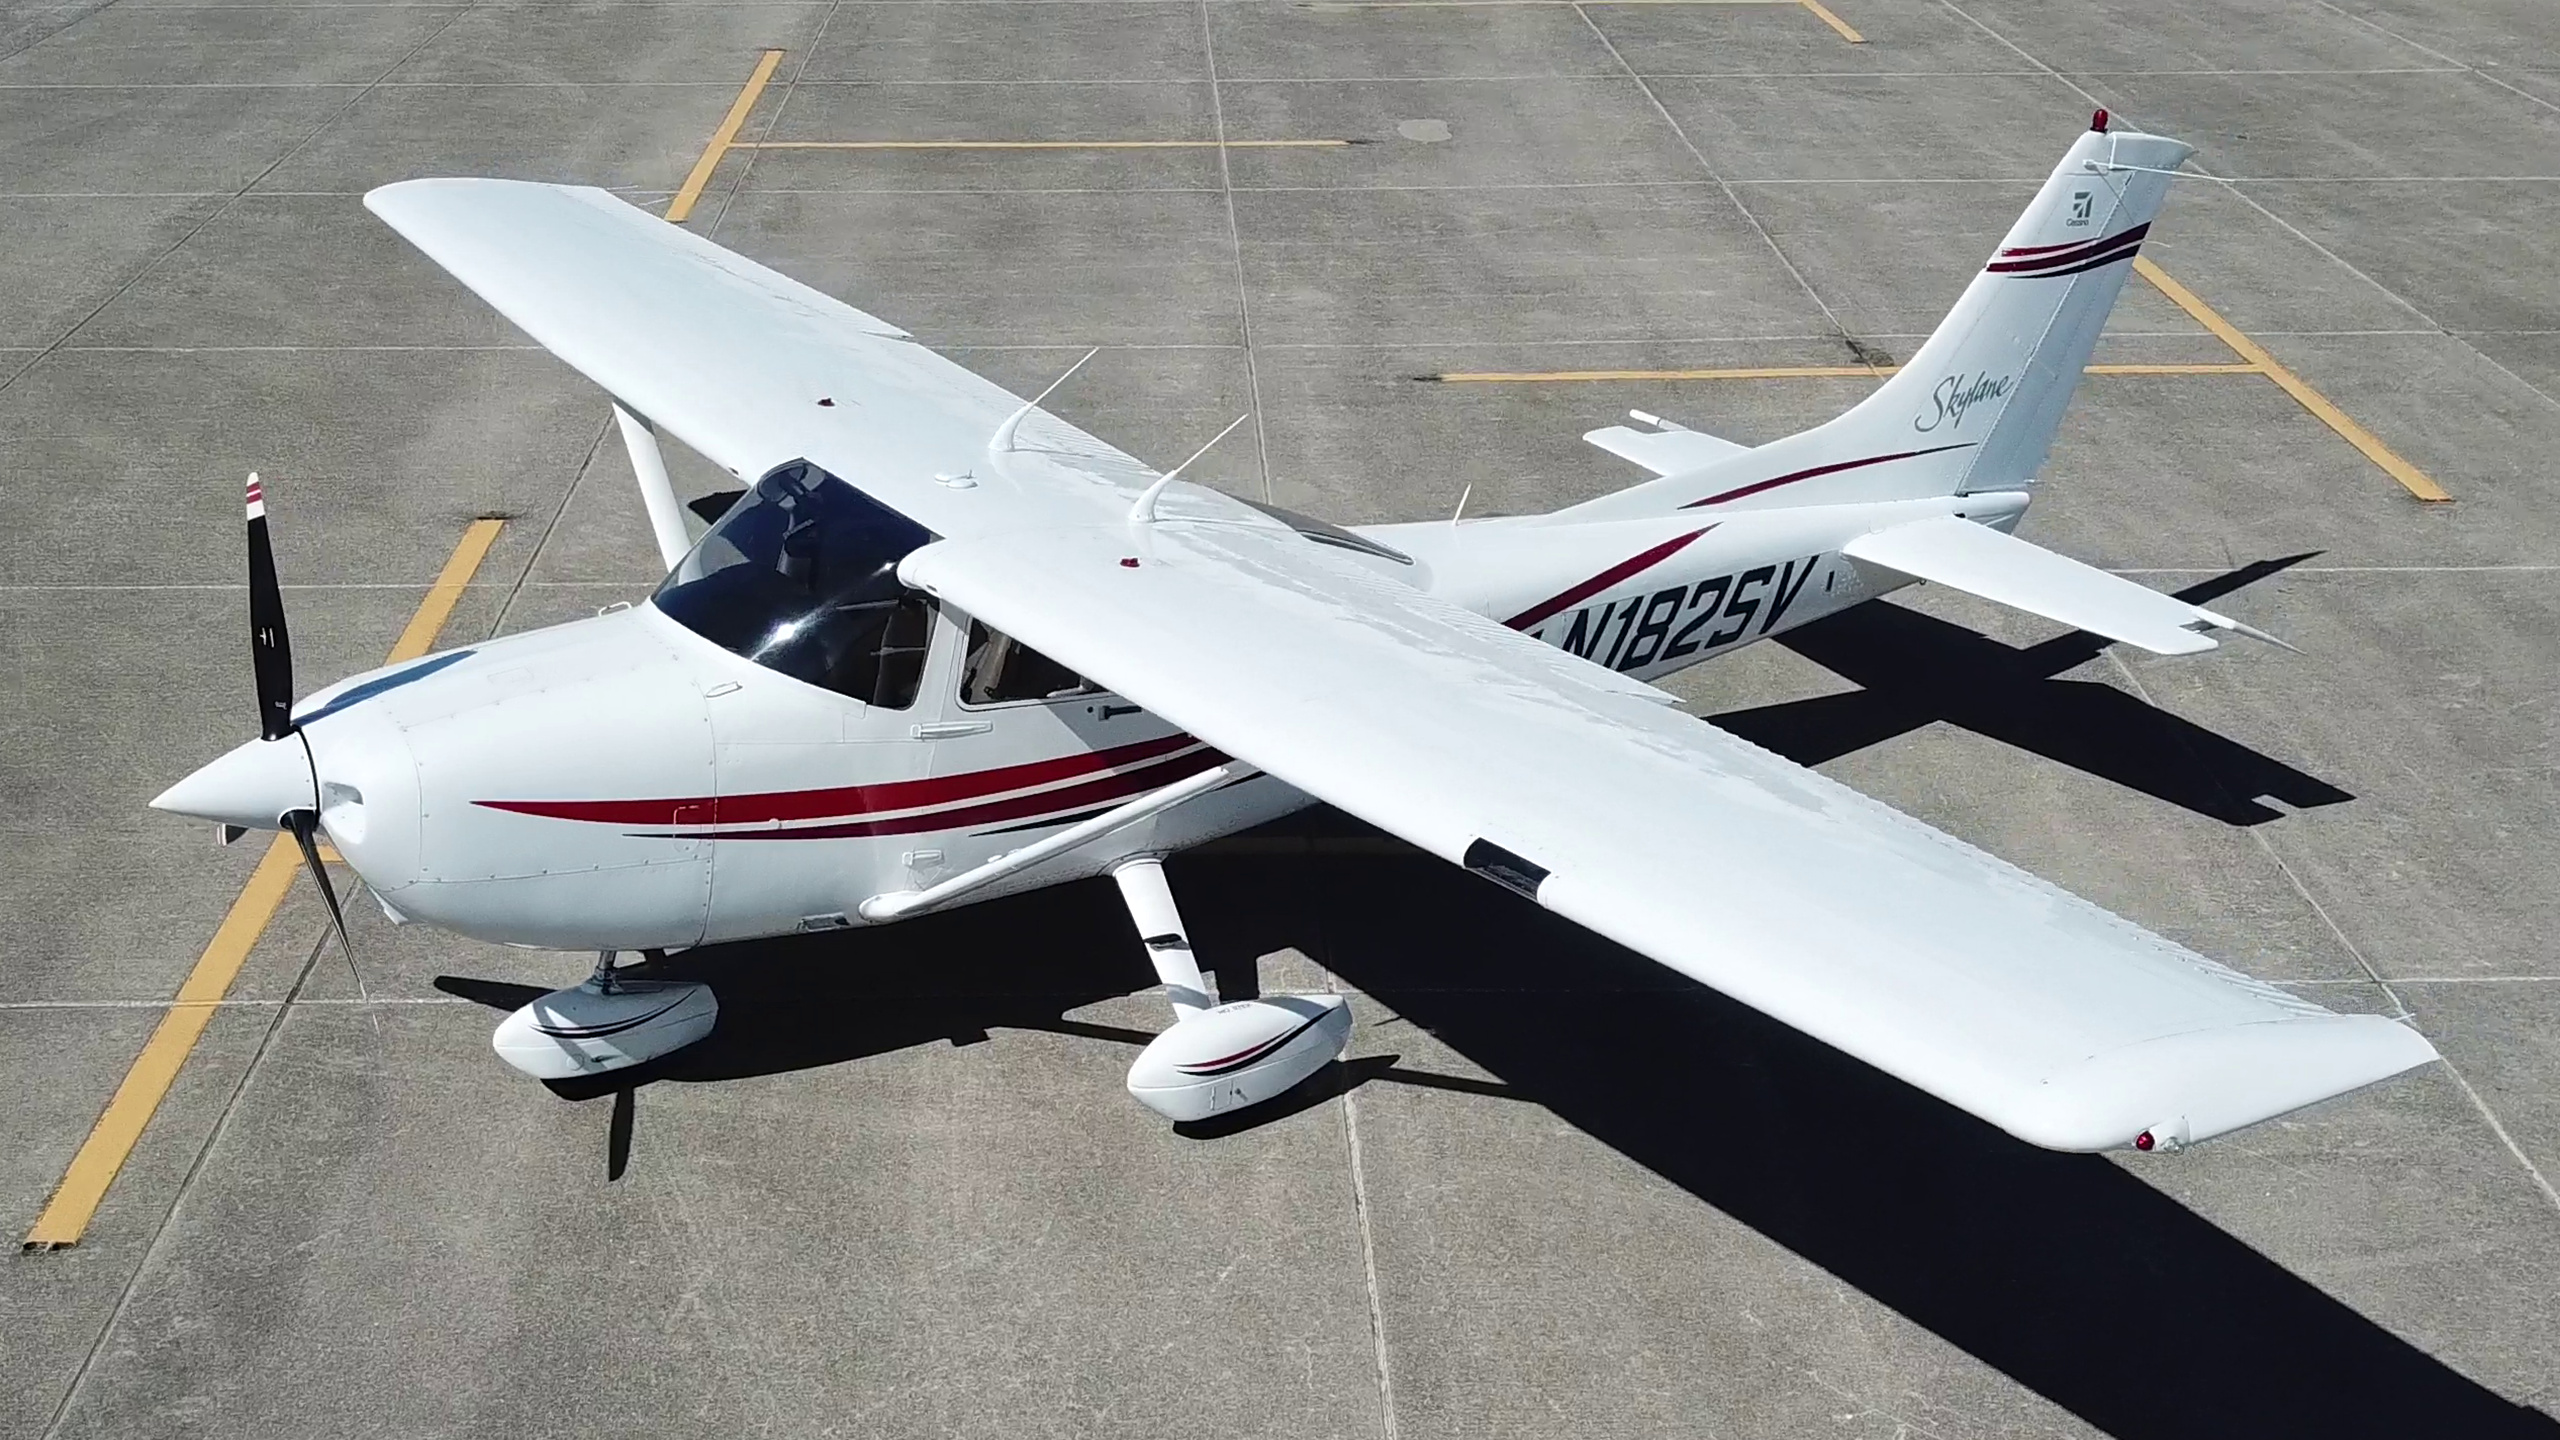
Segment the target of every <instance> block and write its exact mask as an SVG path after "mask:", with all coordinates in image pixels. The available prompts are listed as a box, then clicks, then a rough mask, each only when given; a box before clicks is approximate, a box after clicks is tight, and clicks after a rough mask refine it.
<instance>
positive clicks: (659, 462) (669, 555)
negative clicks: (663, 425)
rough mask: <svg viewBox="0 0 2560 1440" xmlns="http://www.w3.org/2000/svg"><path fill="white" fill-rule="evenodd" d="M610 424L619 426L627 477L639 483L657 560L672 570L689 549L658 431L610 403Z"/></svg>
mask: <svg viewBox="0 0 2560 1440" xmlns="http://www.w3.org/2000/svg"><path fill="white" fill-rule="evenodd" d="M613 423H614V424H616V425H618V426H620V427H622V448H624V449H625V450H628V451H630V452H631V475H632V478H634V479H636V480H638V481H639V482H640V503H641V504H642V505H643V506H645V507H647V509H648V511H649V530H650V533H652V534H654V535H655V536H657V539H658V558H659V559H661V560H664V561H665V562H667V568H668V569H670V570H673V569H674V568H676V562H677V561H679V560H681V559H683V558H684V552H686V551H687V550H690V549H692V548H693V535H692V532H690V531H688V530H686V529H685V528H684V507H683V506H681V505H679V504H677V503H676V487H675V482H674V481H672V480H669V479H668V478H667V457H666V456H664V455H662V454H660V453H658V432H657V431H656V430H655V429H653V428H651V426H650V424H649V422H648V421H646V420H643V419H641V418H640V417H639V416H637V415H634V414H632V413H631V412H630V411H628V410H625V409H623V408H622V404H621V402H620V401H616V402H614V407H613Z"/></svg>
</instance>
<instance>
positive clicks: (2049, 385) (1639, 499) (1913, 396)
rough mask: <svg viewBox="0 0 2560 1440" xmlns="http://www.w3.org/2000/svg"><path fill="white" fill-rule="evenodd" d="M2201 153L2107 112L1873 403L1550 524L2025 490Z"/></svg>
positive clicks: (1561, 515) (1598, 502)
mask: <svg viewBox="0 0 2560 1440" xmlns="http://www.w3.org/2000/svg"><path fill="white" fill-rule="evenodd" d="M2193 153H2194V150H2193V148H2192V147H2190V146H2188V145H2185V144H2183V143H2181V142H2179V141H2176V140H2171V139H2168V138H2166V137H2164V136H2159V135H2144V134H2140V133H2138V132H2135V131H2117V132H2112V133H2111V132H2109V131H2108V129H2107V116H2106V112H2105V111H2103V110H2101V111H2099V112H2098V114H2097V116H2096V118H2095V120H2094V121H2093V122H2092V124H2091V126H2090V129H2089V132H2088V133H2087V134H2085V135H2082V136H2081V137H2080V138H2079V140H2078V141H2076V142H2075V143H2074V144H2073V145H2072V147H2071V149H2070V151H2069V153H2067V154H2065V155H2064V156H2063V157H2062V163H2061V164H2060V165H2058V166H2056V167H2054V171H2053V176H2052V178H2050V179H2048V180H2046V181H2045V183H2044V188H2043V189H2042V190H2039V191H2037V192H2036V198H2035V200H2034V201H2033V203H2031V204H2029V205H2028V206H2027V208H2026V213H2024V214H2022V215H2020V216H2019V217H2018V223H2017V224H2015V225H2012V226H2010V227H2009V233H2008V235H2007V236H2006V237H2005V238H2004V239H2002V240H2001V242H2000V248H1999V251H1998V253H1996V254H1994V255H1993V256H1992V257H1991V261H1990V263H1989V264H1988V265H1986V266H1984V267H1983V270H1982V273H1981V274H1979V275H1976V276H1975V277H1974V279H1973V283H1972V284H1971V285H1969V286H1967V287H1966V288H1965V292H1964V297H1963V298H1962V299H1960V300H1958V301H1957V302H1956V306H1955V308H1954V309H1953V310H1950V311H1948V312H1947V318H1946V319H1945V320H1944V321H1942V322H1940V323H1939V325H1938V329H1937V332H1936V333H1935V334H1933V335H1931V336H1930V337H1929V339H1928V342H1927V343H1926V344H1924V345H1922V346H1921V347H1920V351H1919V353H1918V354H1916V355H1913V356H1912V357H1911V359H1910V361H1909V362H1908V363H1907V364H1905V365H1903V367H1902V368H1901V369H1900V370H1899V371H1898V372H1896V373H1895V374H1894V376H1893V377H1892V378H1891V379H1889V380H1887V381H1886V382H1885V383H1884V386H1883V387H1882V388H1881V389H1879V390H1877V391H1876V392H1875V393H1874V394H1873V395H1870V396H1868V397H1867V398H1866V399H1865V400H1864V401H1862V402H1860V403H1859V404H1858V405H1857V406H1856V407H1855V408H1854V409H1852V410H1850V411H1849V412H1848V413H1847V414H1844V415H1842V416H1840V417H1839V418H1838V419H1836V420H1832V421H1830V422H1828V423H1826V424H1823V425H1818V426H1815V427H1814V428H1813V429H1811V430H1807V431H1804V432H1802V433H1800V434H1796V435H1790V436H1788V437H1787V438H1785V439H1783V440H1776V441H1772V442H1770V443H1769V444H1766V445H1762V446H1759V447H1757V448H1755V449H1751V450H1747V451H1743V452H1741V453H1739V454H1736V455H1731V456H1727V457H1724V458H1722V459H1720V460H1717V461H1715V462H1714V463H1712V464H1708V465H1705V466H1703V467H1701V468H1697V469H1693V470H1690V471H1687V472H1685V473H1679V474H1671V475H1666V476H1664V477H1663V478H1662V479H1659V480H1655V481H1651V482H1649V483H1647V484H1643V485H1638V486H1635V487H1634V488H1632V489H1628V490H1621V491H1619V492H1617V493H1616V494H1614V495H1605V496H1602V497H1601V498H1599V499H1597V500H1593V501H1590V502H1587V503H1585V504H1581V505H1576V506H1573V507H1572V508H1570V509H1567V510H1561V511H1558V512H1556V518H1565V517H1570V518H1572V519H1574V520H1577V521H1579V520H1585V519H1603V518H1618V517H1622V516H1629V515H1658V514H1661V513H1662V512H1663V511H1665V510H1669V509H1676V508H1683V507H1697V506H1707V505H1750V504H1753V503H1758V504H1764V505H1822V504H1837V503H1841V502H1846V501H1861V500H1908V499H1919V498H1923V497H1926V496H1931V495H1961V494H1965V493H1967V492H1970V491H1978V490H2014V489H2018V488H2021V487H2023V486H2025V485H2027V484H2029V483H2030V482H2032V481H2033V480H2034V479H2035V474H2036V470H2037V469H2038V467H2040V466H2042V465H2043V464H2044V457H2045V451H2046V450H2047V449H2048V448H2049V447H2050V446H2051V445H2052V444H2053V436H2054V432H2055V430H2057V429H2058V428H2059V427H2060V426H2061V423H2062V411H2063V407H2064V406H2065V405H2067V404H2069V403H2070V400H2071V392H2072V390H2073V389H2074V388H2075V387H2076V386H2077V385H2078V384H2079V383H2080V372H2081V369H2082V367H2084V366H2086V365H2087V364H2088V363H2089V355H2090V352H2091V351H2092V350H2093V349H2095V348H2096V346H2097V343H2098V332H2099V330H2100V329H2101V328H2102V327H2104V326H2105V324H2106V321H2107V312H2108V311H2110V310H2112V309H2114V308H2115V303H2116V295H2117V293H2118V292H2119V291H2121V290H2122V289H2123V288H2124V281H2125V276H2126V274H2127V273H2128V272H2129V271H2130V270H2131V269H2132V261H2133V254H2134V251H2136V250H2137V249H2139V248H2141V245H2142V238H2143V236H2144V235H2146V234H2148V233H2149V232H2150V229H2151V220H2152V217H2153V216H2155V215H2157V214H2158V213H2159V211H2160V203H2161V201H2162V200H2164V199H2166V198H2167V196H2168V193H2169V172H2171V171H2173V170H2175V169H2176V168H2177V167H2178V164H2179V162H2180V161H2182V160H2184V159H2186V158H2187V156H2189V155H2190V154H2193ZM1763 495H1765V496H1767V497H1768V498H1767V499H1765V500H1757V501H1755V499H1754V497H1758V496H1763Z"/></svg>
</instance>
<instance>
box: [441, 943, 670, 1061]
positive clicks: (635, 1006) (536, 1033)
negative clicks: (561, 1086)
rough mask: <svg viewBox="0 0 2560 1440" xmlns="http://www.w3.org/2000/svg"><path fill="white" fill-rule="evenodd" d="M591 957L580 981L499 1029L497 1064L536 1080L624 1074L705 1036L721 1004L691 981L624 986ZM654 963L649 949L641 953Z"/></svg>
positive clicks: (603, 961)
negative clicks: (590, 971) (588, 969)
mask: <svg viewBox="0 0 2560 1440" xmlns="http://www.w3.org/2000/svg"><path fill="white" fill-rule="evenodd" d="M616 953H617V952H615V951H612V950H604V951H599V952H597V955H596V968H595V971H594V973H593V974H591V975H589V976H588V977H587V978H586V981H585V983H583V984H579V985H573V986H570V987H569V988H568V989H566V990H554V991H552V992H551V993H550V994H548V995H545V996H543V997H542V998H541V999H539V1000H536V1001H534V1002H532V1003H531V1004H529V1005H526V1006H525V1007H524V1008H523V1009H521V1010H518V1011H516V1012H515V1013H514V1014H512V1015H509V1016H508V1017H507V1018H506V1019H504V1020H502V1021H500V1022H499V1023H498V1032H497V1034H495V1035H493V1036H491V1037H490V1039H489V1043H490V1046H491V1047H492V1048H493V1049H495V1050H496V1051H497V1052H498V1058H499V1059H501V1060H504V1061H506V1062H507V1063H508V1064H510V1065H513V1066H514V1067H516V1068H517V1069H518V1070H521V1071H523V1072H524V1073H526V1074H527V1075H530V1076H532V1077H533V1078H535V1079H536V1080H569V1079H575V1078H576V1077H578V1076H581V1075H603V1074H606V1073H609V1072H611V1071H615V1070H627V1069H629V1068H630V1067H632V1066H634V1065H638V1064H641V1063H643V1062H645V1061H649V1060H655V1059H657V1058H658V1057H660V1056H662V1055H667V1054H671V1053H673V1052H674V1051H677V1050H681V1049H683V1048H684V1047H685V1046H687V1045H690V1044H692V1043H693V1042H695V1041H696V1040H699V1039H701V1038H702V1037H703V1036H705V1035H708V1034H710V1033H711V1027H712V1026H713V1025H714V1024H715V1023H717V1022H718V1020H719V1018H720V1001H719V999H718V998H717V997H715V996H714V995H713V994H712V993H711V987H710V986H708V985H705V984H702V983H700V982H699V981H693V980H628V979H624V978H622V977H621V976H620V975H619V974H617V973H616V972H615V968H614V963H613V962H614V958H615V955H616ZM645 953H647V954H648V956H649V958H650V959H653V960H654V959H658V958H660V957H659V955H658V953H657V952H655V951H650V952H645Z"/></svg>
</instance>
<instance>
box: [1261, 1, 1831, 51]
mask: <svg viewBox="0 0 2560 1440" xmlns="http://www.w3.org/2000/svg"><path fill="white" fill-rule="evenodd" d="M1803 3H1804V0H1307V3H1306V4H1305V5H1304V6H1303V7H1302V8H1304V9H1308V10H1485V9H1493V8H1497V7H1507V6H1524V5H1532V6H1533V5H1577V6H1579V5H1595V6H1596V5H1607V6H1613V7H1614V6H1619V5H1801V4H1803ZM1861 43H1863V42H1861Z"/></svg>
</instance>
